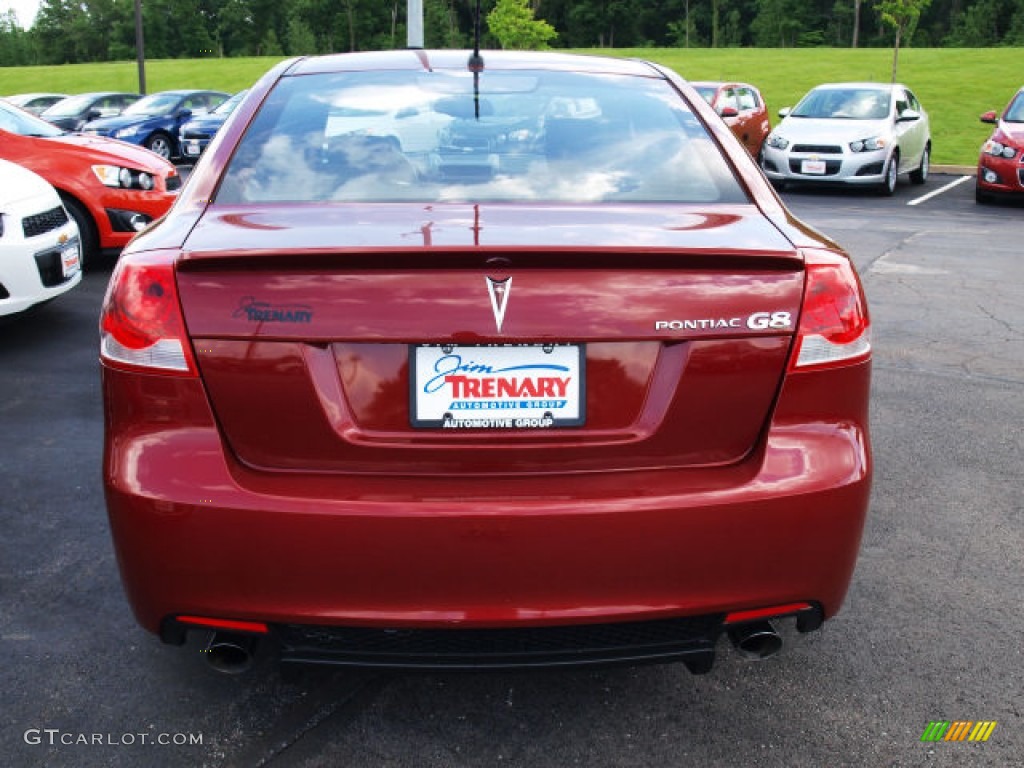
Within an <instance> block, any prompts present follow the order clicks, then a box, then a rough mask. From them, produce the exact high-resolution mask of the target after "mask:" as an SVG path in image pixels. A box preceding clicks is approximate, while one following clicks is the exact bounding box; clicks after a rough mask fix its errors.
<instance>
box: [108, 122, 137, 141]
mask: <svg viewBox="0 0 1024 768" xmlns="http://www.w3.org/2000/svg"><path fill="white" fill-rule="evenodd" d="M138 132H139V126H137V125H129V126H128V127H127V128H118V129H117V130H116V131H114V133H113V136H114V138H115V139H123V138H125V137H127V136H134V135H135V134H136V133H138Z"/></svg>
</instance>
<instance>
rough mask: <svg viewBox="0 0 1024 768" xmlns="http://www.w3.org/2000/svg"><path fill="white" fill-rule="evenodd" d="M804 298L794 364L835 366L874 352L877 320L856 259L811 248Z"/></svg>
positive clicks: (806, 253) (801, 366)
mask: <svg viewBox="0 0 1024 768" xmlns="http://www.w3.org/2000/svg"><path fill="white" fill-rule="evenodd" d="M803 255H804V262H805V265H806V272H807V277H806V285H805V286H804V303H803V309H802V310H801V312H800V327H799V329H798V330H797V338H796V349H795V350H794V354H793V357H792V361H793V362H792V367H793V368H796V369H806V368H809V367H820V366H829V365H834V364H837V363H849V362H851V361H855V360H864V359H867V358H868V357H869V356H870V355H871V322H870V320H869V319H868V306H867V302H866V301H865V300H864V290H863V289H862V288H861V284H860V280H859V279H858V277H857V272H856V271H855V270H854V268H853V264H852V263H851V262H850V260H849V259H848V258H846V257H844V256H841V255H839V254H836V253H832V252H830V251H821V250H812V249H808V250H805V251H804V252H803Z"/></svg>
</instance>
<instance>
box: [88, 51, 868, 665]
mask: <svg viewBox="0 0 1024 768" xmlns="http://www.w3.org/2000/svg"><path fill="white" fill-rule="evenodd" d="M471 61H472V62H473V64H472V65H467V55H466V54H465V53H460V52H455V51H420V50H416V51H392V52H378V53H362V54H345V55H337V56H330V57H323V58H310V59H299V60H292V61H287V62H283V63H282V64H280V65H279V66H277V67H276V68H275V69H273V70H272V71H271V72H270V73H268V74H267V75H266V76H265V77H264V78H263V79H262V80H261V81H260V82H259V83H258V84H257V85H256V86H255V87H254V88H253V89H252V91H251V92H250V94H249V95H248V97H247V98H246V99H245V100H244V101H243V102H242V104H241V105H240V106H239V107H238V109H237V110H236V111H235V112H234V114H233V115H232V116H231V117H230V118H229V120H228V122H227V123H226V124H225V126H224V128H223V129H222V130H221V131H220V132H219V133H218V135H217V137H216V138H215V139H214V141H213V143H212V144H211V145H210V148H209V149H208V150H207V152H206V153H204V155H203V158H202V159H201V161H200V163H199V164H198V165H197V166H196V168H195V171H194V176H193V177H192V178H191V179H190V181H189V184H188V185H187V186H186V187H185V189H184V190H183V191H182V196H181V198H180V199H179V200H178V202H177V203H176V205H175V207H174V208H173V209H172V211H171V213H170V214H169V215H168V216H167V217H166V218H165V219H163V220H162V221H161V222H159V223H158V224H156V225H155V226H153V227H151V228H150V229H149V230H148V231H147V232H145V233H144V234H142V235H141V236H140V237H139V238H137V239H136V240H135V241H133V242H132V243H131V245H129V247H128V248H127V249H126V250H125V252H124V254H123V255H122V257H121V259H120V261H119V263H118V265H117V268H116V270H115V272H114V274H113V275H112V277H111V281H110V285H109V288H108V292H107V296H106V299H105V304H104V308H103V311H102V317H101V321H100V328H101V360H102V375H103V390H104V399H105V409H106V419H105V424H106V444H105V452H104V482H105V488H106V498H107V505H108V510H109V516H110V523H111V527H112V533H113V538H114V544H115V548H116V551H117V556H118V560H119V564H120V568H121V573H122V577H123V581H124V584H125V587H126V591H127V594H128V598H129V600H130V602H131V604H132V607H133V608H134V611H135V614H136V616H137V618H138V620H139V621H140V623H141V624H142V625H143V626H144V627H145V628H146V629H148V630H151V631H153V632H156V633H159V634H160V636H161V637H162V638H163V640H164V641H166V642H170V643H181V642H184V640H185V638H186V633H187V632H188V631H189V630H214V631H215V633H216V634H214V635H213V637H212V640H211V645H210V648H209V650H210V653H209V654H207V658H208V659H209V660H210V661H211V662H213V663H214V664H215V665H216V666H218V667H220V668H221V669H237V668H239V667H242V666H245V664H246V663H247V661H248V659H249V657H250V653H251V651H252V648H253V643H254V642H255V641H256V640H258V639H261V638H262V639H263V640H264V641H266V642H267V643H268V644H270V645H271V646H272V647H273V648H276V649H277V650H278V652H279V658H280V659H281V661H284V662H315V663H336V664H350V665H366V666H379V667H463V668H465V667H511V666H530V665H536V666H541V665H543V666H547V665H558V664H588V663H608V662H635V661H640V660H669V659H677V660H681V661H683V662H684V663H686V665H687V666H688V667H689V668H690V669H691V670H693V671H695V672H703V671H707V670H708V669H709V668H710V667H711V664H712V661H713V659H714V654H715V647H716V643H717V641H718V640H719V639H720V638H721V636H722V635H723V634H727V635H728V636H729V637H730V638H731V639H732V640H733V642H734V643H735V644H736V645H737V646H738V647H740V648H741V649H742V650H744V651H746V652H748V653H751V654H754V655H759V656H763V655H768V654H770V653H772V652H774V651H775V650H777V649H778V647H779V643H780V641H779V637H778V635H777V634H776V633H775V631H774V629H773V628H772V626H771V624H770V621H769V620H771V619H776V618H780V617H795V618H796V621H797V626H798V628H799V629H801V630H804V631H807V630H812V629H815V628H817V627H818V626H819V625H820V624H821V622H822V620H824V619H826V618H828V617H830V616H832V615H834V614H835V613H836V611H838V610H839V608H840V605H841V603H842V602H843V598H844V595H845V593H846V591H847V587H848V585H849V582H850V578H851V575H852V572H853V569H854V564H855V561H856V557H857V552H858V548H859V542H860V538H861V532H862V527H863V524H864V520H865V514H866V510H867V506H868V493H869V486H870V478H871V455H870V449H869V440H868V389H869V379H870V367H871V364H870V350H871V346H870V333H869V321H868V313H867V308H866V305H865V300H864V295H863V292H862V290H861V286H860V283H859V280H858V277H857V275H856V273H855V271H854V268H853V266H852V264H851V262H850V259H849V258H848V257H847V255H846V254H845V253H843V251H842V250H840V249H839V247H838V246H836V245H835V244H834V243H833V242H832V241H830V240H828V239H826V238H824V237H822V236H821V235H818V234H816V233H815V232H813V231H812V230H810V229H808V228H807V227H804V226H802V225H801V224H800V223H799V222H797V221H796V220H795V219H794V218H793V217H792V216H791V215H790V214H789V213H788V212H787V211H786V209H785V208H784V207H783V205H782V203H781V202H780V201H779V198H778V197H777V196H776V194H775V193H774V191H773V190H772V189H771V187H770V186H769V185H768V183H767V182H766V181H765V179H764V176H763V175H762V174H761V172H760V170H759V169H758V167H757V165H756V164H755V162H754V161H753V160H752V159H751V157H750V156H749V155H748V154H747V152H746V151H745V150H744V149H743V147H742V145H740V143H739V142H738V141H737V140H736V138H735V137H734V136H733V135H732V134H731V133H730V132H729V130H728V129H727V128H726V127H725V125H724V124H723V123H722V121H721V120H719V119H718V118H717V117H716V116H715V113H714V112H713V111H712V109H711V108H710V107H709V106H708V105H707V103H706V102H704V100H703V99H701V97H700V96H699V95H698V94H697V93H696V92H695V91H694V90H693V89H692V88H691V87H690V86H689V85H687V84H686V83H685V82H684V81H683V80H682V79H681V78H680V77H678V76H677V75H676V74H674V73H673V72H671V71H669V70H666V69H664V68H662V67H660V66H658V65H655V64H651V63H645V62H640V61H626V60H620V59H614V60H612V59H605V58H596V57H580V56H571V55H562V54H553V53H543V54H541V53H522V52H489V53H485V54H484V55H483V64H482V65H481V64H480V63H479V62H478V61H477V60H476V59H475V58H474V59H472V60H471ZM371 110H372V112H373V113H374V114H376V115H377V116H376V118H375V119H374V120H372V121H368V120H367V118H366V114H367V112H368V111H371Z"/></svg>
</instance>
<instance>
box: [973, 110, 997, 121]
mask: <svg viewBox="0 0 1024 768" xmlns="http://www.w3.org/2000/svg"><path fill="white" fill-rule="evenodd" d="M978 119H979V120H981V122H983V123H992V124H993V125H995V124H996V123H998V122H999V118H998V117H997V116H996V113H995V111H994V110H990V111H988V112H985V113H983V114H982V115H981V117H979V118H978Z"/></svg>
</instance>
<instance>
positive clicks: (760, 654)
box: [728, 621, 782, 660]
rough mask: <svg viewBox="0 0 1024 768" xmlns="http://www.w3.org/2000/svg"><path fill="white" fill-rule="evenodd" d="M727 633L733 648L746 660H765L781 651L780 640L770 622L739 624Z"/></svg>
mask: <svg viewBox="0 0 1024 768" xmlns="http://www.w3.org/2000/svg"><path fill="white" fill-rule="evenodd" d="M728 633H729V640H730V641H731V642H732V644H733V646H734V647H735V648H736V650H737V651H739V653H740V655H741V656H743V657H744V658H746V659H754V660H760V659H767V658H768V657H769V656H774V655H775V654H776V653H778V652H779V651H780V650H782V638H781V637H779V633H778V632H776V631H775V627H773V626H772V624H771V622H770V621H758V622H753V623H750V624H741V625H739V626H736V627H731V628H730V629H729V630H728Z"/></svg>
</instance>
